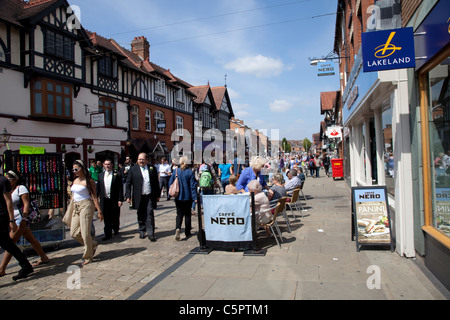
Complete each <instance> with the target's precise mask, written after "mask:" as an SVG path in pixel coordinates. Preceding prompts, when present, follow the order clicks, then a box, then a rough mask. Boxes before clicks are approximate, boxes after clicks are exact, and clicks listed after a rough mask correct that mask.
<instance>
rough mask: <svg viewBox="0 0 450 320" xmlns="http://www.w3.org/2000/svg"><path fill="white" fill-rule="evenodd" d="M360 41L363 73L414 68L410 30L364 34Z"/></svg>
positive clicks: (411, 33)
mask: <svg viewBox="0 0 450 320" xmlns="http://www.w3.org/2000/svg"><path fill="white" fill-rule="evenodd" d="M361 39H362V47H363V48H362V50H363V63H364V64H363V66H364V72H369V71H380V70H390V69H402V68H412V67H414V66H415V58H414V35H413V31H412V28H401V29H396V30H383V31H376V32H366V33H363V34H362V35H361ZM380 43H381V45H380Z"/></svg>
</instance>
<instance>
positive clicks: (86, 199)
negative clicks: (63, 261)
mask: <svg viewBox="0 0 450 320" xmlns="http://www.w3.org/2000/svg"><path fill="white" fill-rule="evenodd" d="M72 171H73V174H74V178H75V179H74V181H73V184H72V186H71V187H70V190H71V191H72V197H73V201H74V211H73V216H72V223H71V225H70V235H71V236H72V238H74V239H75V240H76V241H78V242H79V243H80V244H81V245H83V247H84V254H83V257H82V260H83V261H82V265H86V264H88V263H89V262H92V259H93V257H94V254H95V250H96V249H97V246H98V243H97V242H96V241H94V239H93V238H92V236H91V226H92V219H93V218H94V212H95V208H97V211H98V218H99V219H100V221H103V213H102V210H101V209H100V205H99V202H98V199H97V195H96V189H95V182H94V180H93V179H92V178H91V176H90V175H89V171H88V169H87V168H86V165H85V164H84V162H83V161H81V160H76V161H75V162H74V164H73V169H72Z"/></svg>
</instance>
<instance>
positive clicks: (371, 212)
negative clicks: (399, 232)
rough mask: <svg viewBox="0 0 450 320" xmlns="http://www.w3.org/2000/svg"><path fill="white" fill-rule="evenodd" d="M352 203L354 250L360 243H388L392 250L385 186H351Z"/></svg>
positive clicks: (357, 248)
mask: <svg viewBox="0 0 450 320" xmlns="http://www.w3.org/2000/svg"><path fill="white" fill-rule="evenodd" d="M352 205H353V220H352V222H353V230H354V231H353V235H354V236H355V237H356V250H357V251H359V249H360V246H361V245H390V246H391V251H394V247H393V241H392V233H391V219H390V215H389V204H388V197H387V189H386V187H385V186H368V187H353V188H352Z"/></svg>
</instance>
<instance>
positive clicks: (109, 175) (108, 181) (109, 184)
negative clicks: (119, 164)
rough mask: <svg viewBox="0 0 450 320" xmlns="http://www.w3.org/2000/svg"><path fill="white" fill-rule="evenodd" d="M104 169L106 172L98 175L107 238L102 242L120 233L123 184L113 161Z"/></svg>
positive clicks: (106, 161)
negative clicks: (114, 168)
mask: <svg viewBox="0 0 450 320" xmlns="http://www.w3.org/2000/svg"><path fill="white" fill-rule="evenodd" d="M103 168H104V169H105V170H104V171H103V172H102V173H100V174H99V175H98V183H97V196H98V198H99V203H100V208H101V209H102V212H103V215H104V223H105V227H104V231H105V236H104V237H103V238H102V240H104V241H105V240H108V239H111V237H112V233H113V232H114V235H117V234H118V233H119V227H120V207H121V206H122V202H123V184H122V177H121V175H120V174H119V173H118V172H115V171H114V170H113V162H112V160H111V159H106V160H105V162H103Z"/></svg>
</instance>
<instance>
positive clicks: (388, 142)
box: [381, 105, 395, 195]
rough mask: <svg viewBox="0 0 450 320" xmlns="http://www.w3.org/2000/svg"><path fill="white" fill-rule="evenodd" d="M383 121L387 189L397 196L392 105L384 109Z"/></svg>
mask: <svg viewBox="0 0 450 320" xmlns="http://www.w3.org/2000/svg"><path fill="white" fill-rule="evenodd" d="M381 119H382V126H383V128H382V130H383V156H384V173H385V180H386V188H387V191H388V193H390V194H391V195H395V180H394V178H395V177H394V143H393V137H392V108H391V106H390V105H388V106H386V107H384V108H383V113H382V114H381Z"/></svg>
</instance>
